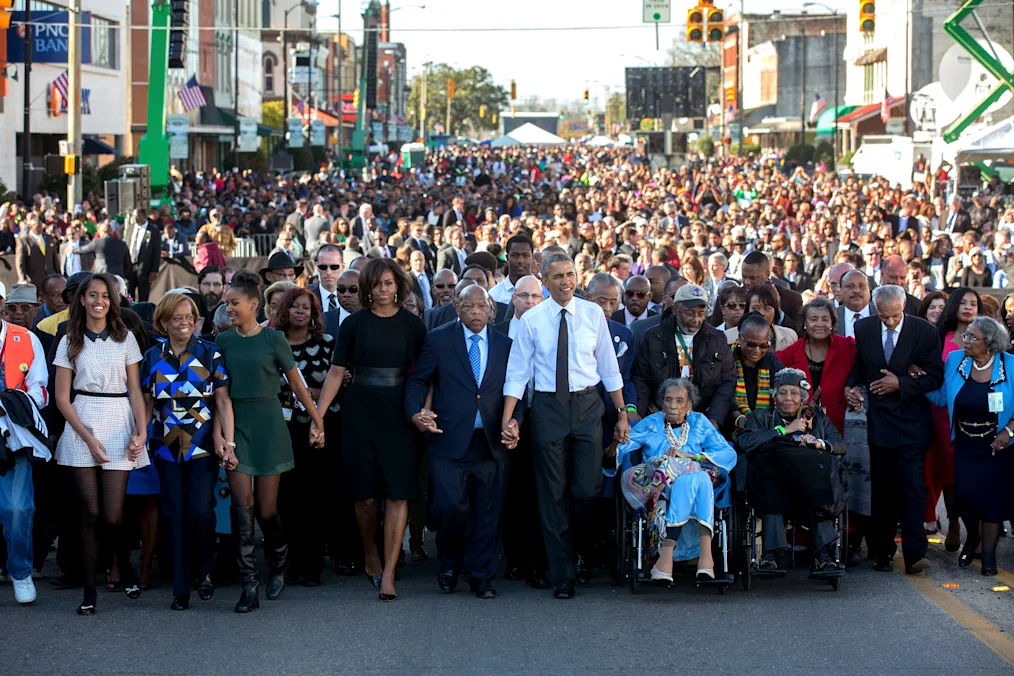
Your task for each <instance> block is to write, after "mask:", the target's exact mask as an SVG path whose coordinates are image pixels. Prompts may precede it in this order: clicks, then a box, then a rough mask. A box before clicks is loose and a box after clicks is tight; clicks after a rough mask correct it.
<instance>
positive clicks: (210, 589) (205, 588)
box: [197, 575, 215, 601]
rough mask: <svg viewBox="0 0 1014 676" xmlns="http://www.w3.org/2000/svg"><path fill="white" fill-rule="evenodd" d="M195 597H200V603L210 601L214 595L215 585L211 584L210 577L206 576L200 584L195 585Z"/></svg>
mask: <svg viewBox="0 0 1014 676" xmlns="http://www.w3.org/2000/svg"><path fill="white" fill-rule="evenodd" d="M197 595H198V596H200V597H201V600H202V601H210V600H211V597H212V596H214V595H215V585H214V584H212V582H211V576H210V575H206V576H205V577H204V579H203V580H201V584H199V585H197Z"/></svg>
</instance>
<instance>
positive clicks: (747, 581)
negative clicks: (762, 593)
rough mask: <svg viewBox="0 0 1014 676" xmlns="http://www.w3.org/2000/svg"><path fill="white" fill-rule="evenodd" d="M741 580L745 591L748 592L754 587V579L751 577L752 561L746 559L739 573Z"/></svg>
mask: <svg viewBox="0 0 1014 676" xmlns="http://www.w3.org/2000/svg"><path fill="white" fill-rule="evenodd" d="M739 582H740V584H741V585H742V586H743V591H745V592H748V591H750V590H751V589H752V588H753V580H752V579H751V577H750V562H749V561H746V562H745V565H744V566H743V570H742V571H741V572H740V574H739Z"/></svg>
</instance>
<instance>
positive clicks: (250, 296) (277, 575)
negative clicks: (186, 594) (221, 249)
mask: <svg viewBox="0 0 1014 676" xmlns="http://www.w3.org/2000/svg"><path fill="white" fill-rule="evenodd" d="M260 303H261V289H260V283H259V279H258V277H257V276H256V275H255V274H253V273H251V272H247V271H245V270H240V271H239V272H237V273H236V275H235V276H234V277H233V278H232V283H231V284H230V286H229V291H228V293H226V295H225V304H226V313H227V314H228V315H229V319H230V321H231V322H232V326H233V328H232V330H230V331H226V332H225V333H223V334H221V335H219V336H218V340H217V343H218V346H219V348H220V349H221V351H222V356H223V357H224V358H225V365H226V369H227V370H228V371H229V373H230V374H233V373H234V374H235V375H233V376H232V385H231V386H230V388H229V395H230V397H231V399H232V408H233V419H234V424H233V429H228V424H226V425H225V428H223V429H216V432H217V433H220V434H221V435H222V444H223V445H224V446H225V454H224V457H223V464H224V465H225V467H226V468H227V469H229V470H230V472H229V489H230V491H232V507H231V509H230V516H231V520H232V532H233V534H234V535H235V537H236V544H237V548H238V551H237V563H238V566H239V570H240V574H241V575H242V576H243V594H242V596H240V599H239V602H238V603H237V604H236V612H237V613H247V612H250V611H252V610H255V609H256V608H258V607H259V605H260V600H259V597H258V592H257V564H256V559H255V558H254V544H255V540H254V507H255V505H256V517H257V521H258V522H259V523H260V526H261V532H263V534H264V551H265V553H266V555H267V558H268V565H269V577H268V583H267V597H268V599H269V600H274V599H277V598H278V597H279V596H281V594H282V590H283V589H284V588H285V564H286V559H287V556H288V544H287V541H286V538H285V533H284V531H283V530H282V521H281V518H280V517H279V516H278V485H279V481H280V478H281V474H282V472H287V471H288V470H290V469H292V468H293V466H294V465H295V463H294V462H293V458H292V442H291V440H290V439H289V432H288V428H287V427H286V424H285V414H284V412H283V410H282V404H281V402H280V401H279V399H278V392H279V389H280V378H279V376H280V375H284V376H285V377H286V379H287V380H288V382H289V386H290V387H291V388H292V392H293V394H294V395H295V396H296V399H297V400H298V401H299V403H300V404H302V406H303V407H304V408H305V409H306V411H307V413H308V415H309V416H310V421H311V427H310V443H311V444H312V445H314V446H321V445H323V443H324V423H323V421H322V420H321V417H320V415H318V413H317V407H316V406H315V405H314V403H313V399H312V398H311V397H310V393H309V392H308V391H307V389H306V385H305V384H304V383H303V380H302V378H301V377H300V374H299V369H298V368H296V362H295V360H294V359H293V358H292V350H291V349H290V348H289V343H288V341H287V340H286V339H285V336H284V335H283V334H282V333H280V332H278V331H275V330H274V329H269V328H266V327H264V326H261V325H260V324H259V323H258V322H257V309H258V308H259V307H260ZM215 421H216V422H218V418H217V417H216V418H215Z"/></svg>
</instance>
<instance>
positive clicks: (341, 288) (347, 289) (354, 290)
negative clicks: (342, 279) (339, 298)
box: [335, 286, 359, 293]
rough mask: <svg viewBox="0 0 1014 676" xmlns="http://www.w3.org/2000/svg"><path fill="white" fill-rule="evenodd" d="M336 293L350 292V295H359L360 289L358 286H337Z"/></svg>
mask: <svg viewBox="0 0 1014 676" xmlns="http://www.w3.org/2000/svg"><path fill="white" fill-rule="evenodd" d="M335 291H337V292H338V293H345V292H348V293H359V287H358V286H337V287H335Z"/></svg>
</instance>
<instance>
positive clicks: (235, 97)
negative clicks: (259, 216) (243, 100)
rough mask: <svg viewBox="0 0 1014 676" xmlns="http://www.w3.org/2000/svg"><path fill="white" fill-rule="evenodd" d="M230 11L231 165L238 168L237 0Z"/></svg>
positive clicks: (234, 0)
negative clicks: (233, 26)
mask: <svg viewBox="0 0 1014 676" xmlns="http://www.w3.org/2000/svg"><path fill="white" fill-rule="evenodd" d="M232 12H233V14H234V15H235V18H236V34H235V35H234V36H233V38H232V44H233V50H234V51H233V70H232V118H233V119H232V124H233V128H232V133H233V140H232V166H234V167H235V168H236V169H239V0H233V3H232Z"/></svg>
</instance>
